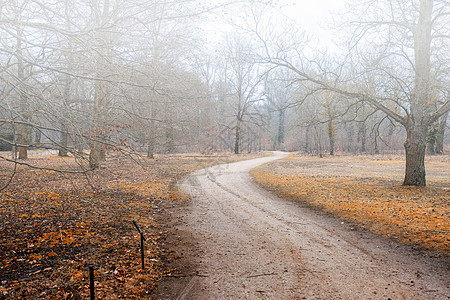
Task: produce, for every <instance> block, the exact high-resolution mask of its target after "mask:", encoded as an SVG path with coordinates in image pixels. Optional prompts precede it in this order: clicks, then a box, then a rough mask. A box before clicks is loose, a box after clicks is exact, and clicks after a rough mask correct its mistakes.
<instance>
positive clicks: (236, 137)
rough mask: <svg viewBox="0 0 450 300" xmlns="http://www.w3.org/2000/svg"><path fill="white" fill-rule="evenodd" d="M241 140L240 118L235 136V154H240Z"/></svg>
mask: <svg viewBox="0 0 450 300" xmlns="http://www.w3.org/2000/svg"><path fill="white" fill-rule="evenodd" d="M240 140H241V122H240V121H239V120H238V122H237V124H236V132H235V136H234V154H239V144H240Z"/></svg>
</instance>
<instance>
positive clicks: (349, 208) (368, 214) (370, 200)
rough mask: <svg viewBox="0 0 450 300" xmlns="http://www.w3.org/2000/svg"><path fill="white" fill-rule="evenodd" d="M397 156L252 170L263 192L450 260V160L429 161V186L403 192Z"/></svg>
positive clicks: (292, 161)
mask: <svg viewBox="0 0 450 300" xmlns="http://www.w3.org/2000/svg"><path fill="white" fill-rule="evenodd" d="M403 164H404V162H403V160H402V158H401V157H382V156H375V157H367V156H359V157H350V156H342V157H331V158H330V157H329V158H323V159H319V158H315V157H299V156H297V155H291V156H290V157H289V158H288V159H286V160H282V161H276V162H272V163H269V164H266V165H264V166H261V167H258V168H256V169H254V170H252V175H253V177H254V178H255V180H256V181H257V182H259V183H260V184H261V185H262V186H263V187H265V188H267V189H269V190H271V191H273V192H275V193H276V194H278V195H279V196H281V197H284V198H287V199H291V200H294V201H299V202H301V203H303V204H305V205H308V206H310V207H313V208H316V209H320V210H322V211H325V212H327V213H330V214H333V215H335V216H338V217H339V218H341V219H343V220H345V221H348V222H352V223H355V224H359V225H360V226H362V227H364V228H367V229H369V230H371V231H372V232H375V233H377V234H379V235H382V236H385V237H390V238H395V239H397V240H398V241H400V242H402V243H406V244H410V245H416V246H419V247H421V248H424V249H427V250H430V251H433V252H434V251H435V252H439V253H440V254H441V255H443V256H445V257H447V258H448V257H450V221H449V220H450V158H449V157H448V156H441V157H437V158H432V159H429V160H428V161H427V163H426V164H427V174H428V175H427V178H428V186H427V187H425V188H420V187H405V186H402V185H401V180H402V176H403Z"/></svg>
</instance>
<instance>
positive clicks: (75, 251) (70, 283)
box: [0, 154, 257, 299]
mask: <svg viewBox="0 0 450 300" xmlns="http://www.w3.org/2000/svg"><path fill="white" fill-rule="evenodd" d="M255 156H257V155H239V156H235V155H228V154H226V155H221V156H205V155H192V154H191V155H162V156H158V157H157V159H155V160H140V161H139V163H136V162H134V161H131V160H130V159H128V158H124V157H114V158H110V159H109V161H108V162H107V163H106V164H105V165H104V166H103V167H102V168H101V169H100V170H98V171H95V172H93V173H91V174H89V176H88V177H84V176H80V175H69V174H66V175H61V174H59V173H56V172H52V171H47V170H35V169H34V170H33V169H30V168H27V167H20V168H19V169H18V170H17V174H16V175H15V177H14V179H13V181H12V184H11V185H10V186H9V187H8V189H6V190H4V191H2V192H0V258H1V260H0V299H3V298H5V299H87V298H88V297H89V294H88V293H89V290H88V284H89V283H88V268H87V266H88V265H89V264H91V263H92V264H94V265H95V269H96V271H95V278H96V295H97V299H119V298H126V299H141V298H145V297H150V296H151V293H152V291H153V289H154V288H155V286H156V284H157V282H158V280H159V279H160V278H161V276H164V275H165V274H166V273H169V272H170V270H167V269H166V267H165V260H166V259H167V257H168V253H169V252H170V249H165V248H164V246H161V245H162V243H164V239H165V237H166V235H167V233H166V231H165V228H164V226H165V224H164V223H161V220H160V218H158V216H160V215H162V214H163V211H164V207H165V206H166V205H171V204H172V203H174V201H178V200H180V198H181V197H180V195H178V193H177V189H176V185H175V183H176V182H177V180H178V179H179V178H180V177H182V176H185V175H186V174H188V173H189V172H192V171H194V170H197V169H201V168H204V167H206V166H210V165H215V164H219V163H227V162H232V161H237V160H243V159H248V158H253V157H255ZM27 162H29V163H32V164H34V165H36V166H40V167H46V168H65V169H67V168H77V164H76V163H75V161H74V159H73V158H65V159H62V158H58V157H56V156H52V155H49V154H46V155H45V156H42V155H41V156H39V157H33V158H31V159H29V160H28V161H27ZM11 172H12V166H11V164H9V163H7V162H6V161H2V162H0V185H1V186H3V184H4V183H5V182H6V181H7V180H8V179H9V176H10V175H11ZM133 220H136V221H137V223H138V224H139V226H140V227H141V229H142V230H143V232H144V233H145V237H146V239H147V241H146V266H147V267H146V269H145V271H142V270H140V254H139V234H138V233H137V231H136V229H135V228H134V226H133V224H132V221H133ZM158 220H160V221H158Z"/></svg>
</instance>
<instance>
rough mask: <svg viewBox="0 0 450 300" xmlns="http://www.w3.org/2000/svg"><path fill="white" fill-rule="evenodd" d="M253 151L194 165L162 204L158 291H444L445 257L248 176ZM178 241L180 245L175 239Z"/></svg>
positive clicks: (361, 295)
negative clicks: (169, 253) (177, 200)
mask: <svg viewBox="0 0 450 300" xmlns="http://www.w3.org/2000/svg"><path fill="white" fill-rule="evenodd" d="M281 157H283V155H282V154H280V153H278V154H276V156H274V157H268V158H260V159H255V160H251V161H246V162H240V163H234V164H228V165H224V166H219V167H213V168H208V169H206V170H203V171H198V172H196V173H194V174H193V175H192V176H191V177H189V179H187V180H186V181H184V182H183V184H182V189H183V190H184V191H185V192H187V193H189V194H190V195H191V196H192V202H187V203H186V204H185V205H184V206H178V205H175V206H173V207H172V208H171V209H169V210H168V212H167V214H168V216H171V218H170V220H171V221H170V222H171V223H170V226H169V227H171V226H173V229H172V231H169V235H168V236H171V238H170V239H168V243H169V244H168V245H167V246H168V247H172V246H173V247H176V248H175V249H177V250H176V251H175V252H173V258H177V259H175V260H174V262H173V264H172V266H173V268H174V271H173V273H169V274H167V276H166V277H165V278H164V280H163V281H161V282H160V284H159V288H158V294H157V295H158V297H159V298H163V299H448V298H449V296H450V281H449V278H450V277H449V275H450V272H449V271H450V264H449V262H448V261H447V260H443V259H442V258H438V257H435V256H434V255H432V254H429V253H427V252H424V251H419V250H416V249H413V248H411V247H410V246H406V245H401V244H398V243H397V242H395V241H393V240H392V239H387V238H381V237H379V236H376V235H374V234H372V233H370V232H368V231H365V230H362V229H358V228H356V227H355V226H353V225H352V224H348V223H346V222H345V223H344V222H342V221H340V220H338V219H336V218H333V217H330V216H329V215H325V214H321V213H318V212H313V211H311V210H310V209H309V208H306V207H303V206H301V205H299V204H298V203H293V202H289V201H285V200H282V199H280V198H278V197H276V196H274V195H273V194H271V193H269V192H267V191H265V190H263V189H262V188H260V187H258V186H257V185H256V184H254V183H253V182H252V179H251V177H250V175H249V173H248V172H249V170H250V169H252V168H254V167H256V166H258V165H261V164H263V163H266V162H269V161H271V160H275V159H278V158H281ZM177 245H181V247H179V246H177Z"/></svg>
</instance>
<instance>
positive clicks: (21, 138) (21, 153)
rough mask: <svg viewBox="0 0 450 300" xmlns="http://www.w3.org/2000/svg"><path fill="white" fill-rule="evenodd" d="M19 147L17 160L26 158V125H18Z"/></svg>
mask: <svg viewBox="0 0 450 300" xmlns="http://www.w3.org/2000/svg"><path fill="white" fill-rule="evenodd" d="M17 141H18V143H19V145H21V146H19V147H17V148H18V150H19V159H27V158H28V147H26V146H24V145H26V144H27V143H28V126H27V125H26V124H20V133H19V138H18V139H17Z"/></svg>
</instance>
